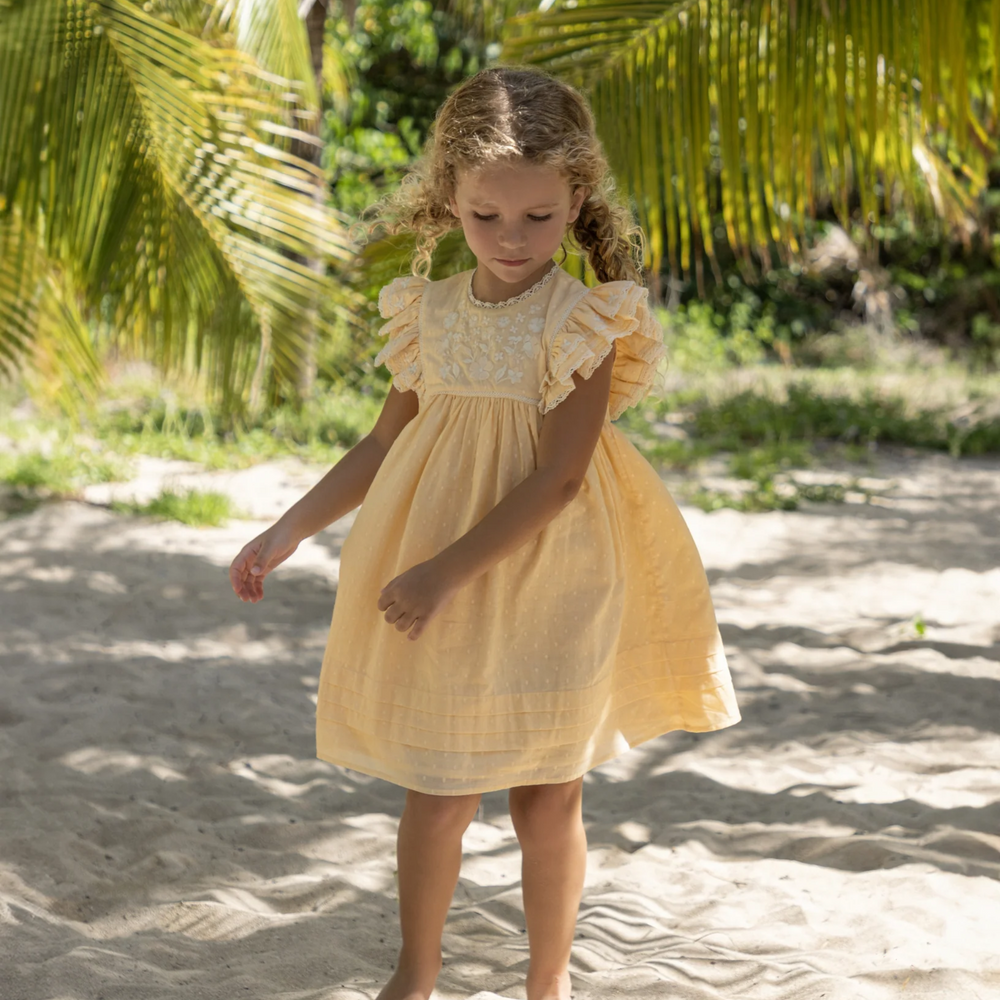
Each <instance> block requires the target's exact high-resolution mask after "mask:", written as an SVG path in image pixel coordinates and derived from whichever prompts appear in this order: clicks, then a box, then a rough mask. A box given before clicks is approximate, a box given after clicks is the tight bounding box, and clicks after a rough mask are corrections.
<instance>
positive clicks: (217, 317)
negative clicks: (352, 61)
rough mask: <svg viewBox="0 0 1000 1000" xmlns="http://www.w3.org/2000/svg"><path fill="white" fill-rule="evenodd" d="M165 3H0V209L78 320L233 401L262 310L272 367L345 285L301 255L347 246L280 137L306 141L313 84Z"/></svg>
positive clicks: (295, 41)
mask: <svg viewBox="0 0 1000 1000" xmlns="http://www.w3.org/2000/svg"><path fill="white" fill-rule="evenodd" d="M164 6H165V5H163V4H161V5H160V8H157V9H152V10H151V11H147V10H146V9H144V6H143V5H140V4H138V3H133V2H131V0H91V2H89V3H87V4H80V3H75V2H71V0H32V2H25V0H14V2H13V4H12V6H11V7H10V8H9V9H8V10H7V11H6V12H5V13H4V14H3V17H2V19H0V109H2V114H0V215H2V214H3V213H4V212H6V213H9V212H11V211H13V210H14V209H15V208H16V210H17V211H18V213H19V217H20V218H21V219H22V220H23V225H24V227H25V228H26V229H28V230H31V231H33V232H34V233H35V235H36V236H37V239H38V243H39V246H40V247H42V249H43V251H44V253H45V254H46V255H47V257H48V258H49V259H50V260H51V262H52V264H53V266H56V267H58V268H59V269H60V270H62V271H64V272H65V273H66V274H67V276H68V278H69V280H70V282H71V285H72V287H74V288H76V289H77V290H78V293H79V305H80V309H81V315H83V316H84V317H86V318H87V321H88V322H89V323H91V324H94V323H99V322H105V323H107V324H110V326H109V329H111V330H112V331H113V332H114V334H115V337H116V340H117V342H120V343H128V344H131V345H132V346H133V347H134V348H135V349H136V350H141V351H142V352H143V353H144V354H146V355H147V356H151V357H152V358H153V359H154V360H156V361H158V362H159V363H161V364H164V365H179V366H184V367H187V366H195V367H197V366H201V365H202V364H208V365H209V367H210V368H211V370H212V372H213V373H214V375H213V379H214V385H215V387H216V388H217V389H218V390H219V392H220V393H221V394H222V395H223V396H224V397H225V398H226V399H227V400H228V401H229V402H230V403H235V402H236V400H238V398H239V397H240V396H241V394H242V393H243V391H244V390H245V388H246V386H247V382H248V379H249V378H250V376H251V375H252V373H253V371H254V370H255V368H256V367H257V361H258V359H259V353H260V343H261V328H262V326H263V325H264V324H266V326H267V329H268V331H269V335H270V349H269V351H270V357H271V360H272V361H273V366H274V377H275V379H276V380H277V381H278V382H279V383H280V382H283V381H284V382H287V381H289V380H291V379H292V378H293V377H294V371H295V369H296V368H297V359H298V358H299V357H300V355H301V352H302V349H303V348H302V335H301V330H302V328H303V325H304V319H305V318H306V317H309V316H311V315H313V313H314V311H315V304H316V302H318V301H319V300H320V299H321V298H325V297H333V298H338V297H341V298H342V297H343V295H344V293H343V292H342V290H341V288H340V286H339V285H337V284H335V283H334V282H332V281H331V280H328V279H327V278H325V277H324V275H323V274H322V273H319V269H317V268H316V267H313V266H310V265H309V264H308V263H305V262H303V261H309V260H313V261H315V260H319V261H324V262H330V263H332V264H334V266H340V265H341V264H342V263H343V262H345V261H347V260H349V259H350V258H351V256H352V245H351V243H350V241H349V239H348V238H347V235H346V226H345V223H344V220H342V219H341V218H340V217H339V216H337V215H336V214H335V213H334V212H332V211H330V210H328V209H326V208H324V207H323V206H322V204H319V203H317V200H316V198H315V197H314V196H315V193H316V191H317V188H318V186H319V185H320V184H321V183H322V173H321V171H320V170H319V168H317V167H316V166H314V165H313V164H311V163H309V162H307V161H305V160H303V159H300V158H298V157H296V156H294V155H292V154H291V153H290V152H289V148H290V145H291V142H292V140H293V139H295V138H299V139H302V140H303V141H313V142H314V141H315V140H314V139H313V137H312V136H310V135H309V133H308V132H307V131H305V130H303V128H302V127H301V126H302V124H303V122H304V120H305V119H307V118H308V116H309V115H310V114H312V115H315V106H312V107H309V106H307V105H306V104H305V103H303V94H304V93H306V91H307V89H308V88H306V87H305V86H304V85H296V84H295V83H294V81H290V80H285V79H283V78H281V77H279V76H277V75H276V74H275V73H273V72H272V71H271V70H270V69H268V68H266V67H264V66H262V65H261V64H260V63H259V62H258V61H257V60H256V59H255V58H254V57H252V56H251V55H250V54H248V53H247V52H245V51H242V50H240V49H238V48H233V47H225V46H223V45H222V44H219V43H213V41H212V32H211V31H209V30H207V29H206V32H205V34H206V36H207V38H206V37H202V36H201V35H200V34H196V33H192V32H189V31H185V30H184V29H183V27H182V26H181V24H180V20H182V19H171V18H169V17H167V16H165V15H164V14H163V9H164ZM188 6H190V5H188ZM241 6H242V9H244V10H248V11H251V12H252V13H253V15H254V16H253V17H250V18H249V23H250V24H251V25H253V24H255V23H258V22H259V20H260V17H261V16H262V15H261V14H260V10H261V8H260V5H257V4H253V3H249V2H248V0H245V2H244V4H243V5H240V4H235V5H233V9H234V10H236V9H240V8H241ZM277 6H281V7H282V9H284V8H285V7H287V8H288V10H294V4H290V3H286V2H285V0H282V4H279V5H277ZM286 13H287V11H286ZM161 15H162V16H161ZM234 16H235V15H234ZM254 18H256V19H257V20H256V21H255V20H254ZM299 27H300V26H299ZM258 29H259V30H258V34H257V36H254V37H256V39H257V40H256V42H255V44H257V45H258V47H259V48H260V49H261V51H262V52H263V51H265V50H266V51H270V52H271V53H272V54H271V55H270V56H268V58H271V59H272V61H274V60H276V59H277V56H275V55H274V54H273V50H275V49H276V48H277V44H278V42H277V39H278V36H279V35H280V34H281V31H283V30H284V28H279V29H277V30H276V32H275V36H274V39H273V40H272V42H271V43H268V44H265V39H264V37H263V35H262V34H261V32H262V31H263V28H261V27H260V26H259V24H258ZM219 30H220V31H221V30H222V29H221V28H219ZM241 30H242V29H241ZM296 32H297V33H295V34H294V35H293V37H292V38H291V39H288V40H286V41H287V44H288V45H289V46H290V47H291V48H295V47H298V48H299V49H300V53H299V55H300V56H301V54H302V53H301V50H302V47H303V46H304V40H303V38H302V37H301V32H300V31H299V29H298V28H297V29H296ZM238 33H239V32H237V34H238ZM296 60H298V61H299V62H301V61H302V59H301V58H299V57H294V58H293V57H292V56H289V57H288V58H287V59H286V60H285V63H284V65H286V66H287V67H291V66H294V65H296ZM306 61H307V60H306ZM309 79H311V77H307V81H308V80H309ZM4 266H5V264H4V262H2V261H0V268H3V267H4ZM241 303H245V305H241ZM220 304H225V306H226V308H225V309H224V310H223V309H220ZM3 322H5V320H4V318H3V317H0V323H3ZM12 342H13V338H12V337H8V338H7V343H8V344H10V343H12Z"/></svg>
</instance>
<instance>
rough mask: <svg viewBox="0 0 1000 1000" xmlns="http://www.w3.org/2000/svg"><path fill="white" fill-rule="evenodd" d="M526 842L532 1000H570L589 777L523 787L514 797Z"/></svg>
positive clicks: (514, 815)
mask: <svg viewBox="0 0 1000 1000" xmlns="http://www.w3.org/2000/svg"><path fill="white" fill-rule="evenodd" d="M509 800H510V818H511V820H512V821H513V823H514V830H515V832H516V833H517V839H518V840H519V841H520V843H521V891H522V893H523V894H524V916H525V920H526V922H527V925H528V947H529V949H530V954H531V961H530V963H529V966H528V982H527V990H528V1000H569V995H570V978H569V958H570V951H571V949H572V947H573V934H574V931H575V930H576V915H577V911H578V910H579V908H580V897H581V895H582V893H583V879H584V875H585V873H586V870H587V834H586V831H585V830H584V828H583V815H582V803H583V778H582V777H580V778H577V779H575V780H574V781H567V782H564V783H562V784H558V785H521V786H518V787H516V788H512V789H511V790H510V794H509Z"/></svg>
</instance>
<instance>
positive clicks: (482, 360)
mask: <svg viewBox="0 0 1000 1000" xmlns="http://www.w3.org/2000/svg"><path fill="white" fill-rule="evenodd" d="M470 287H471V281H470ZM518 298H519V299H520V297H518ZM496 304H497V305H501V303H496ZM502 305H503V306H504V307H505V309H504V312H503V314H502V315H499V316H498V315H496V313H495V312H492V311H488V310H479V309H474V308H472V305H471V303H468V304H467V303H466V302H464V301H463V302H462V303H461V304H460V306H459V311H458V312H449V313H447V314H446V315H445V317H444V319H443V321H442V326H443V327H444V331H443V333H442V334H441V354H442V356H443V357H444V358H445V359H446V360H445V361H444V362H443V363H442V364H441V366H440V368H439V370H438V374H439V376H440V379H441V382H442V383H443V384H444V385H445V386H449V387H473V386H474V387H476V388H483V387H485V386H486V385H491V386H496V387H498V388H499V387H502V386H518V387H521V388H523V389H524V390H525V391H526V393H529V394H531V393H535V392H537V385H536V384H535V380H536V379H537V377H538V364H539V361H540V357H541V354H542V337H541V334H542V331H543V330H544V329H545V306H544V305H543V304H542V303H540V302H531V303H526V302H521V301H518V302H516V303H515V302H513V300H509V301H508V302H505V303H502ZM510 306H517V308H507V307H510Z"/></svg>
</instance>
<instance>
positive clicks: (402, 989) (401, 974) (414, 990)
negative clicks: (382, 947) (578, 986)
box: [375, 963, 569, 1000]
mask: <svg viewBox="0 0 1000 1000" xmlns="http://www.w3.org/2000/svg"><path fill="white" fill-rule="evenodd" d="M436 979H437V976H436V975H434V976H431V975H430V974H429V973H425V974H422V975H421V974H418V973H415V972H413V971H412V970H411V969H408V968H407V967H406V966H405V965H403V964H402V963H400V964H399V965H398V966H397V968H396V971H395V972H394V973H393V974H392V976H390V977H389V982H387V983H386V984H385V986H383V987H382V989H381V991H380V992H379V995H378V996H377V997H376V998H375V1000H430V996H431V993H433V992H434V983H435V981H436ZM566 997H567V1000H568V997H569V994H568V993H567V994H566Z"/></svg>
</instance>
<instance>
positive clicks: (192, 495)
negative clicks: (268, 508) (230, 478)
mask: <svg viewBox="0 0 1000 1000" xmlns="http://www.w3.org/2000/svg"><path fill="white" fill-rule="evenodd" d="M111 509H112V510H113V511H115V512H117V513H119V514H134V515H138V516H148V517H156V518H160V519H162V520H165V521H180V522H181V523H182V524H190V525H192V526H193V527H198V528H201V527H207V528H217V527H219V526H220V525H222V524H225V523H226V521H228V520H229V519H230V518H233V517H240V516H241V512H240V511H238V510H237V508H236V507H235V505H234V504H233V502H232V500H231V499H230V498H229V497H228V496H227V495H226V494H225V493H216V492H214V491H211V490H208V491H202V490H186V491H184V492H183V493H175V492H174V491H173V490H162V491H161V492H160V493H159V494H158V495H157V496H155V497H153V499H152V500H150V501H149V502H148V503H137V502H135V501H121V500H114V501H112V503H111Z"/></svg>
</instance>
